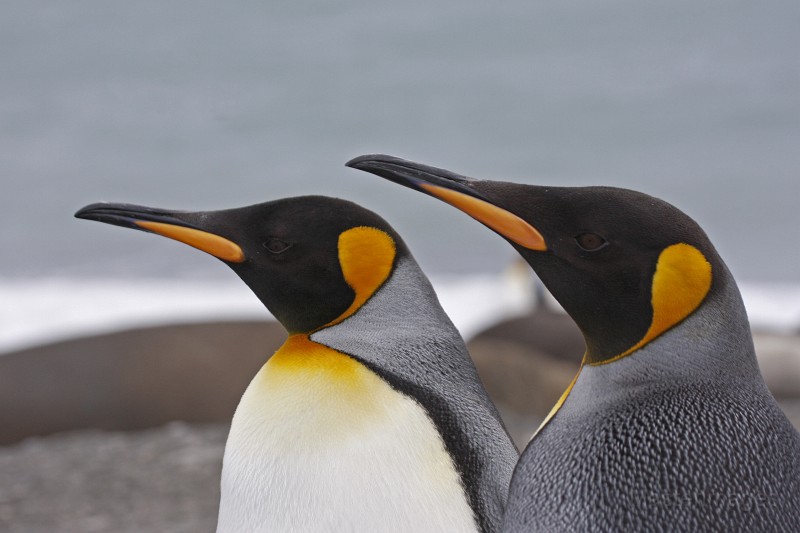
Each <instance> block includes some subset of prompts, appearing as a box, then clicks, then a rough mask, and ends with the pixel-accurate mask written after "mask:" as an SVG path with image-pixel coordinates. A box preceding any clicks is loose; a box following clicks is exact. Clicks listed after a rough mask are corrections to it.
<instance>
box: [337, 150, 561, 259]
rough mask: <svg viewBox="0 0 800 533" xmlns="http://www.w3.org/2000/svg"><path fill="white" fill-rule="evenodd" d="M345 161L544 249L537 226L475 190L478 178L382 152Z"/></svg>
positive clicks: (526, 244)
mask: <svg viewBox="0 0 800 533" xmlns="http://www.w3.org/2000/svg"><path fill="white" fill-rule="evenodd" d="M345 165H346V166H348V167H350V168H355V169H358V170H363V171H365V172H370V173H372V174H375V175H376V176H380V177H382V178H385V179H387V180H389V181H393V182H395V183H399V184H400V185H405V186H406V187H409V188H411V189H414V190H417V191H420V192H422V193H425V194H427V195H429V196H433V197H434V198H438V199H439V200H442V201H443V202H446V203H448V204H450V205H452V206H453V207H455V208H457V209H460V210H461V211H463V212H465V213H466V214H468V215H469V216H471V217H472V218H474V219H475V220H477V221H478V222H480V223H482V224H484V225H485V226H487V227H489V228H490V229H492V230H494V231H496V232H497V233H499V234H500V235H502V236H503V237H505V238H506V239H508V240H510V241H512V242H514V243H516V244H518V245H519V246H522V247H524V248H528V249H530V250H536V251H540V252H543V251H545V250H547V244H546V243H545V240H544V237H543V236H542V234H541V233H540V232H539V230H537V229H536V228H534V227H533V226H532V225H530V224H529V223H528V222H526V221H525V220H523V219H522V218H520V217H519V216H517V215H515V214H514V213H512V212H510V211H508V210H506V209H503V208H502V207H499V206H497V205H495V204H494V203H492V202H491V201H490V200H488V199H487V198H485V197H484V196H483V195H482V194H481V193H480V192H478V191H477V190H476V188H475V186H476V185H477V184H479V183H481V182H480V180H476V179H473V178H468V177H466V176H461V175H459V174H455V173H453V172H450V171H449V170H445V169H442V168H436V167H430V166H427V165H423V164H420V163H414V162H413V161H406V160H405V159H400V158H398V157H392V156H388V155H382V154H375V155H362V156H359V157H356V158H355V159H351V160H350V161H348V162H347V163H345Z"/></svg>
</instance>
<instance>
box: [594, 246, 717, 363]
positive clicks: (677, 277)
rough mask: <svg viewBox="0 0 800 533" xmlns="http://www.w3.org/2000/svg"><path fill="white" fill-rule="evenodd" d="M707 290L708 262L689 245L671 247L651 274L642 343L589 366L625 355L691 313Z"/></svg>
mask: <svg viewBox="0 0 800 533" xmlns="http://www.w3.org/2000/svg"><path fill="white" fill-rule="evenodd" d="M710 289H711V263H709V262H708V260H707V259H706V258H705V256H704V255H703V254H702V252H700V250H698V249H697V248H695V247H694V246H691V245H689V244H683V243H679V244H673V245H672V246H669V247H668V248H666V249H664V251H663V252H661V255H659V256H658V263H657V264H656V272H655V274H654V275H653V288H652V298H651V304H652V306H653V321H652V322H651V324H650V328H649V329H648V330H647V333H645V335H644V337H642V340H640V341H639V342H637V343H636V344H635V345H633V346H632V347H631V348H629V349H628V350H625V351H624V352H623V353H621V354H619V355H617V356H615V357H612V358H611V359H607V360H605V361H600V362H597V363H592V364H593V365H602V364H606V363H611V362H612V361H616V360H618V359H621V358H623V357H625V356H626V355H629V354H631V353H633V352H635V351H636V350H638V349H639V348H641V347H642V346H644V345H645V344H647V343H648V342H650V341H652V340H653V339H655V338H656V337H658V336H659V335H661V334H662V333H664V332H665V331H667V330H668V329H670V328H671V327H672V326H674V325H675V324H677V323H679V322H680V321H682V320H683V319H684V318H686V317H687V316H689V315H690V314H692V312H694V310H695V309H697V307H698V306H699V305H700V304H701V303H702V301H703V300H704V299H705V297H706V295H707V294H708V291H709V290H710Z"/></svg>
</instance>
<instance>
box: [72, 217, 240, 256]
mask: <svg viewBox="0 0 800 533" xmlns="http://www.w3.org/2000/svg"><path fill="white" fill-rule="evenodd" d="M185 216H186V213H182V212H179V211H165V210H163V209H154V208H152V207H145V206H140V205H131V204H108V203H97V204H91V205H87V206H86V207H84V208H82V209H80V210H79V211H78V212H77V213H75V217H76V218H83V219H86V220H96V221H98V222H105V223H106V224H113V225H115V226H122V227H123V228H133V229H138V230H141V231H146V232H149V233H156V234H158V235H162V236H164V237H169V238H170V239H174V240H176V241H179V242H182V243H184V244H188V245H189V246H193V247H194V248H197V249H198V250H202V251H203V252H206V253H208V254H211V255H213V256H214V257H216V258H218V259H222V260H223V261H227V262H229V263H241V262H243V261H244V260H245V255H244V252H243V251H242V249H241V247H240V246H239V245H238V244H236V243H235V242H233V241H231V240H229V239H226V238H225V237H221V236H219V235H216V234H214V233H210V232H208V231H206V230H204V229H201V228H198V227H196V226H195V225H193V224H191V223H190V222H188V221H186V220H183V219H182V218H183V217H185Z"/></svg>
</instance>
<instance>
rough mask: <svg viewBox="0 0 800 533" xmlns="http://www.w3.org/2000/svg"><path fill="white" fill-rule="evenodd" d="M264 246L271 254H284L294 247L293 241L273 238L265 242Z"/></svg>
mask: <svg viewBox="0 0 800 533" xmlns="http://www.w3.org/2000/svg"><path fill="white" fill-rule="evenodd" d="M262 246H264V248H266V249H267V251H268V252H269V253H271V254H276V255H277V254H282V253H283V252H285V251H286V250H288V249H289V248H291V247H292V243H289V242H285V241H282V240H280V239H275V238H272V239H270V240H268V241H267V242H265V243H263V245H262Z"/></svg>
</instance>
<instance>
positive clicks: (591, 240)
mask: <svg viewBox="0 0 800 533" xmlns="http://www.w3.org/2000/svg"><path fill="white" fill-rule="evenodd" d="M575 242H577V243H578V246H580V247H581V249H582V250H585V251H587V252H596V251H597V250H600V249H601V248H605V246H606V245H607V244H608V241H607V240H605V239H604V238H603V237H601V236H600V235H598V234H597V233H581V234H580V235H578V236H577V237H575Z"/></svg>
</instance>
